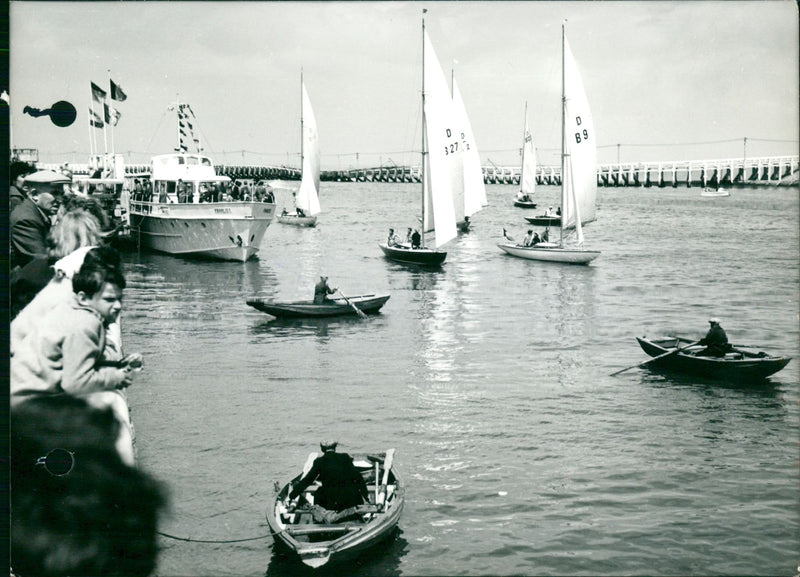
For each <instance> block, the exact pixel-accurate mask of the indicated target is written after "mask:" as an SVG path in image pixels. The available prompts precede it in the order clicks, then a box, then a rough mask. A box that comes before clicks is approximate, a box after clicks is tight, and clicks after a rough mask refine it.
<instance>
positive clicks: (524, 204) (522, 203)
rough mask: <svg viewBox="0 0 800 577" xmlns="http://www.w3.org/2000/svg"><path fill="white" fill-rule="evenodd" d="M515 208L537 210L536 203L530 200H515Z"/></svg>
mask: <svg viewBox="0 0 800 577" xmlns="http://www.w3.org/2000/svg"><path fill="white" fill-rule="evenodd" d="M514 206H516V207H517V208H536V203H535V202H533V201H530V200H519V199H518V198H515V199H514Z"/></svg>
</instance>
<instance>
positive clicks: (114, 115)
mask: <svg viewBox="0 0 800 577" xmlns="http://www.w3.org/2000/svg"><path fill="white" fill-rule="evenodd" d="M104 108H105V113H106V114H105V116H106V122H107V123H108V124H110V125H111V126H116V125H117V122H119V119H120V117H121V116H122V113H121V112H120V111H119V110H117V109H116V108H112V107H110V106H109V105H108V104H106V105H104Z"/></svg>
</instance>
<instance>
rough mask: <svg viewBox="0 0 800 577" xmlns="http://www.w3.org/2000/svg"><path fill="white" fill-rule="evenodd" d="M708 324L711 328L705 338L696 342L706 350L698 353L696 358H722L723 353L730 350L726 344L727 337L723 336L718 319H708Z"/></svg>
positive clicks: (723, 331)
mask: <svg viewBox="0 0 800 577" xmlns="http://www.w3.org/2000/svg"><path fill="white" fill-rule="evenodd" d="M708 323H709V324H710V325H711V327H710V328H709V329H708V332H707V333H706V336H705V337H703V338H702V339H700V341H699V342H698V344H700V345H704V346H705V347H706V348H704V349H703V350H702V351H700V352H698V353H697V356H700V357H724V356H725V353H727V352H728V351H729V350H730V349H731V345H730V344H728V335H727V334H725V329H723V328H722V327H721V326H720V324H719V319H718V318H711V319H708Z"/></svg>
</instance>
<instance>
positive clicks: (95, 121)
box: [89, 108, 104, 128]
mask: <svg viewBox="0 0 800 577" xmlns="http://www.w3.org/2000/svg"><path fill="white" fill-rule="evenodd" d="M89 125H90V126H94V127H95V128H103V126H104V125H103V119H102V118H100V117H99V116H98V115H97V113H96V112H95V111H94V110H92V109H91V108H89Z"/></svg>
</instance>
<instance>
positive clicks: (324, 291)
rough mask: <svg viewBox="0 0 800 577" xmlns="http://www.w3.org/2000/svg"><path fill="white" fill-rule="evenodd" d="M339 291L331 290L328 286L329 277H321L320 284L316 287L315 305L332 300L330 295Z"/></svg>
mask: <svg viewBox="0 0 800 577" xmlns="http://www.w3.org/2000/svg"><path fill="white" fill-rule="evenodd" d="M337 290H338V289H335V288H331V287H329V286H328V277H326V276H321V277H319V282H318V283H317V284H316V285H314V304H315V305H321V304H324V303H325V302H326V301H329V300H331V299H329V298H328V295H332V294H333V293H335V292H336V291H337Z"/></svg>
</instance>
